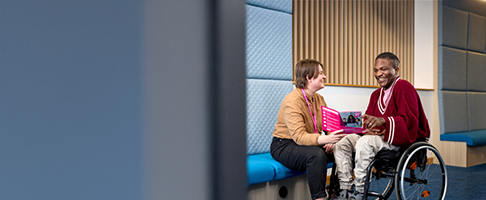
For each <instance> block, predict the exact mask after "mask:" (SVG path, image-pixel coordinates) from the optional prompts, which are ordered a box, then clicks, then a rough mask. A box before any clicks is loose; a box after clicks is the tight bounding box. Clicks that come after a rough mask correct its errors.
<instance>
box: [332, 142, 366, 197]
mask: <svg viewBox="0 0 486 200" xmlns="http://www.w3.org/2000/svg"><path fill="white" fill-rule="evenodd" d="M360 137H361V136H359V135H357V134H349V135H347V136H345V137H344V138H343V139H341V141H339V142H338V143H336V144H334V160H335V162H336V166H337V170H338V177H339V185H340V186H339V187H340V189H345V190H351V189H352V188H353V168H354V163H353V152H355V150H356V149H355V145H356V142H357V141H358V139H359V138H360Z"/></svg>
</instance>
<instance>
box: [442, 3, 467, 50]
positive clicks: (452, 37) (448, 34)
mask: <svg viewBox="0 0 486 200" xmlns="http://www.w3.org/2000/svg"><path fill="white" fill-rule="evenodd" d="M441 20H442V21H441V23H440V26H439V44H441V45H446V46H450V47H456V48H460V49H466V45H467V23H468V13H467V12H464V11H460V10H457V9H453V8H450V7H447V6H443V7H442V19H441Z"/></svg>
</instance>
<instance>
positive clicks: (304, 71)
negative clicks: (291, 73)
mask: <svg viewBox="0 0 486 200" xmlns="http://www.w3.org/2000/svg"><path fill="white" fill-rule="evenodd" d="M318 67H323V66H322V64H321V63H320V62H319V61H317V60H312V59H303V60H299V62H297V64H296V65H295V87H297V88H301V89H304V88H305V86H307V75H309V78H317V77H318V76H319V68H318ZM323 70H324V68H323Z"/></svg>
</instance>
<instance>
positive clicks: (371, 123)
mask: <svg viewBox="0 0 486 200" xmlns="http://www.w3.org/2000/svg"><path fill="white" fill-rule="evenodd" d="M363 119H366V120H364V121H363V125H364V126H365V127H366V129H368V130H370V131H373V129H374V128H375V127H379V126H383V125H385V123H386V121H385V119H384V118H383V117H375V116H371V115H367V114H364V115H363Z"/></svg>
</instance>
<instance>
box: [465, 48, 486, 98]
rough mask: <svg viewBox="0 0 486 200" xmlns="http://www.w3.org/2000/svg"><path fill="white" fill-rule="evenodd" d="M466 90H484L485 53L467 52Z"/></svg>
mask: <svg viewBox="0 0 486 200" xmlns="http://www.w3.org/2000/svg"><path fill="white" fill-rule="evenodd" d="M467 60H468V62H467V90H468V91H486V78H484V77H485V76H486V54H483V53H474V52H468V56H467Z"/></svg>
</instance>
